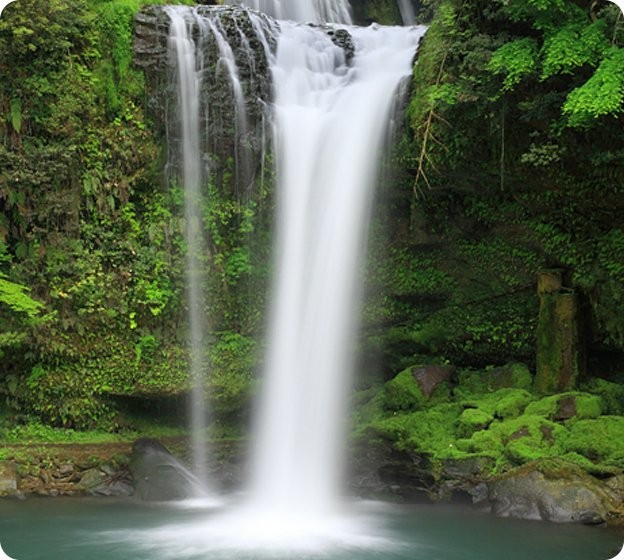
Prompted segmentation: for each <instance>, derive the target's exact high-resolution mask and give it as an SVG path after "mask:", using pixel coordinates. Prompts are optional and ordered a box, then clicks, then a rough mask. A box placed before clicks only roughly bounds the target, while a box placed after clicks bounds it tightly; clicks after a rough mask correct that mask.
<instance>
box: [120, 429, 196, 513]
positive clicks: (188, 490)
mask: <svg viewBox="0 0 624 560" xmlns="http://www.w3.org/2000/svg"><path fill="white" fill-rule="evenodd" d="M130 471H131V473H132V477H133V479H134V488H135V492H136V495H137V496H138V497H139V498H141V499H142V500H146V501H168V500H183V499H187V498H191V497H193V496H198V495H201V494H202V491H203V485H202V483H201V481H200V480H198V479H197V477H196V476H195V475H193V473H191V472H190V471H189V470H188V469H187V468H186V467H185V466H184V465H183V464H182V463H181V462H180V461H178V460H177V459H176V458H175V457H174V456H173V455H172V454H171V453H170V452H169V450H168V449H167V448H166V447H165V446H164V445H163V444H162V443H160V442H159V441H157V440H155V439H151V438H142V439H139V440H137V441H136V442H135V443H134V445H133V447H132V458H131V461H130Z"/></svg>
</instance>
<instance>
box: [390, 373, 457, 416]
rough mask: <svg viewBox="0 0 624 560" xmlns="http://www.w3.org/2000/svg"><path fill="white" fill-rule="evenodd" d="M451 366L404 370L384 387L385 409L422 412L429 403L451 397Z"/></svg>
mask: <svg viewBox="0 0 624 560" xmlns="http://www.w3.org/2000/svg"><path fill="white" fill-rule="evenodd" d="M452 373H453V368H452V367H450V366H438V365H430V366H424V365H419V366H413V367H409V368H407V369H404V370H403V371H402V372H401V373H399V374H397V375H396V377H394V378H393V379H391V380H390V381H388V382H387V383H386V384H385V386H384V393H383V403H384V408H385V409H386V410H390V411H406V410H420V409H422V408H424V407H425V406H426V405H427V404H429V403H435V402H442V401H446V400H448V399H449V397H450V388H449V384H448V381H449V379H450V377H451V374H452Z"/></svg>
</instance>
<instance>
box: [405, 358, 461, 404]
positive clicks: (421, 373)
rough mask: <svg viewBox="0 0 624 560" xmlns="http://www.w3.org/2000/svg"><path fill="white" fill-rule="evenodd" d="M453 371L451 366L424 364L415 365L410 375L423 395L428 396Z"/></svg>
mask: <svg viewBox="0 0 624 560" xmlns="http://www.w3.org/2000/svg"><path fill="white" fill-rule="evenodd" d="M454 371H455V368H454V367H453V366H438V365H425V366H416V367H415V368H414V369H413V370H412V375H413V376H414V379H415V380H416V383H418V386H419V387H420V390H421V391H422V393H423V395H425V396H426V397H427V398H429V397H431V395H432V394H433V392H434V391H435V390H436V388H437V387H438V386H439V385H441V384H442V383H444V382H446V381H448V380H449V379H450V378H451V375H452V374H453V372H454Z"/></svg>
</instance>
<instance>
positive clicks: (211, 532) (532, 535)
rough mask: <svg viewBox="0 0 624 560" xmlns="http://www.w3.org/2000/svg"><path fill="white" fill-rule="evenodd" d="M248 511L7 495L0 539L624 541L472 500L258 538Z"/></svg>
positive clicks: (527, 557)
mask: <svg viewBox="0 0 624 560" xmlns="http://www.w3.org/2000/svg"><path fill="white" fill-rule="evenodd" d="M243 518H244V515H243V514H241V515H240V516H239V515H237V513H236V509H235V508H234V509H232V508H229V510H228V509H227V508H226V509H225V510H224V509H210V508H206V507H201V506H197V507H193V506H189V505H184V504H177V505H176V504H146V503H140V502H136V501H133V500H115V499H89V498H88V499H85V498H81V499H73V498H55V499H29V500H26V501H10V500H0V543H1V544H2V548H3V549H4V551H5V552H6V553H7V554H8V555H9V556H11V557H12V558H15V559H17V560H51V559H52V560H55V559H63V560H85V559H87V558H88V559H89V560H165V559H174V558H175V559H176V560H199V559H206V560H207V559H210V560H219V559H223V560H234V559H236V560H252V559H258V560H261V559H263V558H271V559H276V560H308V559H310V560H312V559H316V558H322V559H323V560H373V559H375V560H381V559H383V560H408V559H409V560H502V559H504V560H607V559H608V558H612V557H613V556H615V555H616V554H617V552H618V551H619V550H620V548H621V546H622V542H621V540H622V537H621V535H619V534H618V533H616V532H614V531H611V530H608V529H604V528H597V527H585V526H578V525H561V524H551V523H541V522H532V521H526V522H525V521H517V520H509V519H498V518H495V517H493V516H490V515H487V514H481V513H475V512H473V511H471V510H470V509H469V508H466V507H463V506H429V505H419V506H394V505H393V506H390V505H385V504H379V503H362V504H358V505H357V507H356V508H354V509H352V511H351V512H350V513H348V514H345V517H344V518H343V519H342V522H341V521H338V522H334V521H332V520H328V522H327V524H326V525H323V524H320V525H319V526H316V527H313V528H312V529H311V530H310V532H309V534H307V535H306V534H304V533H305V531H304V532H303V533H302V534H301V535H299V534H298V533H297V530H298V529H297V528H296V526H295V525H296V521H295V520H291V521H292V522H288V523H285V524H284V526H283V527H282V531H281V533H280V530H279V529H278V530H277V532H276V533H274V534H271V531H270V530H269V531H268V532H267V531H266V530H265V529H266V527H264V526H262V527H260V528H259V529H260V530H259V531H258V534H255V535H250V534H248V533H249V527H248V526H247V525H246V523H247V521H248V520H245V519H243ZM265 521H266V520H265ZM308 529H309V528H308ZM263 535H264V537H266V538H265V539H264V540H262V539H260V540H258V539H259V538H260V537H262V536H263ZM289 536H290V537H293V538H289ZM298 538H301V541H300V542H299V543H298V542H297V539H298ZM254 539H256V540H254ZM271 539H274V541H275V542H274V544H271ZM256 541H257V543H256ZM256 544H257V548H254V546H256ZM299 544H300V545H301V546H299Z"/></svg>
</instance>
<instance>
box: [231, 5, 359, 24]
mask: <svg viewBox="0 0 624 560" xmlns="http://www.w3.org/2000/svg"><path fill="white" fill-rule="evenodd" d="M225 4H229V5H244V6H247V7H248V8H251V9H253V10H257V11H259V12H262V13H264V14H267V15H268V16H271V17H273V18H275V19H278V20H291V21H299V22H306V23H308V22H309V23H351V12H350V6H349V1H348V0H226V2H225Z"/></svg>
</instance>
